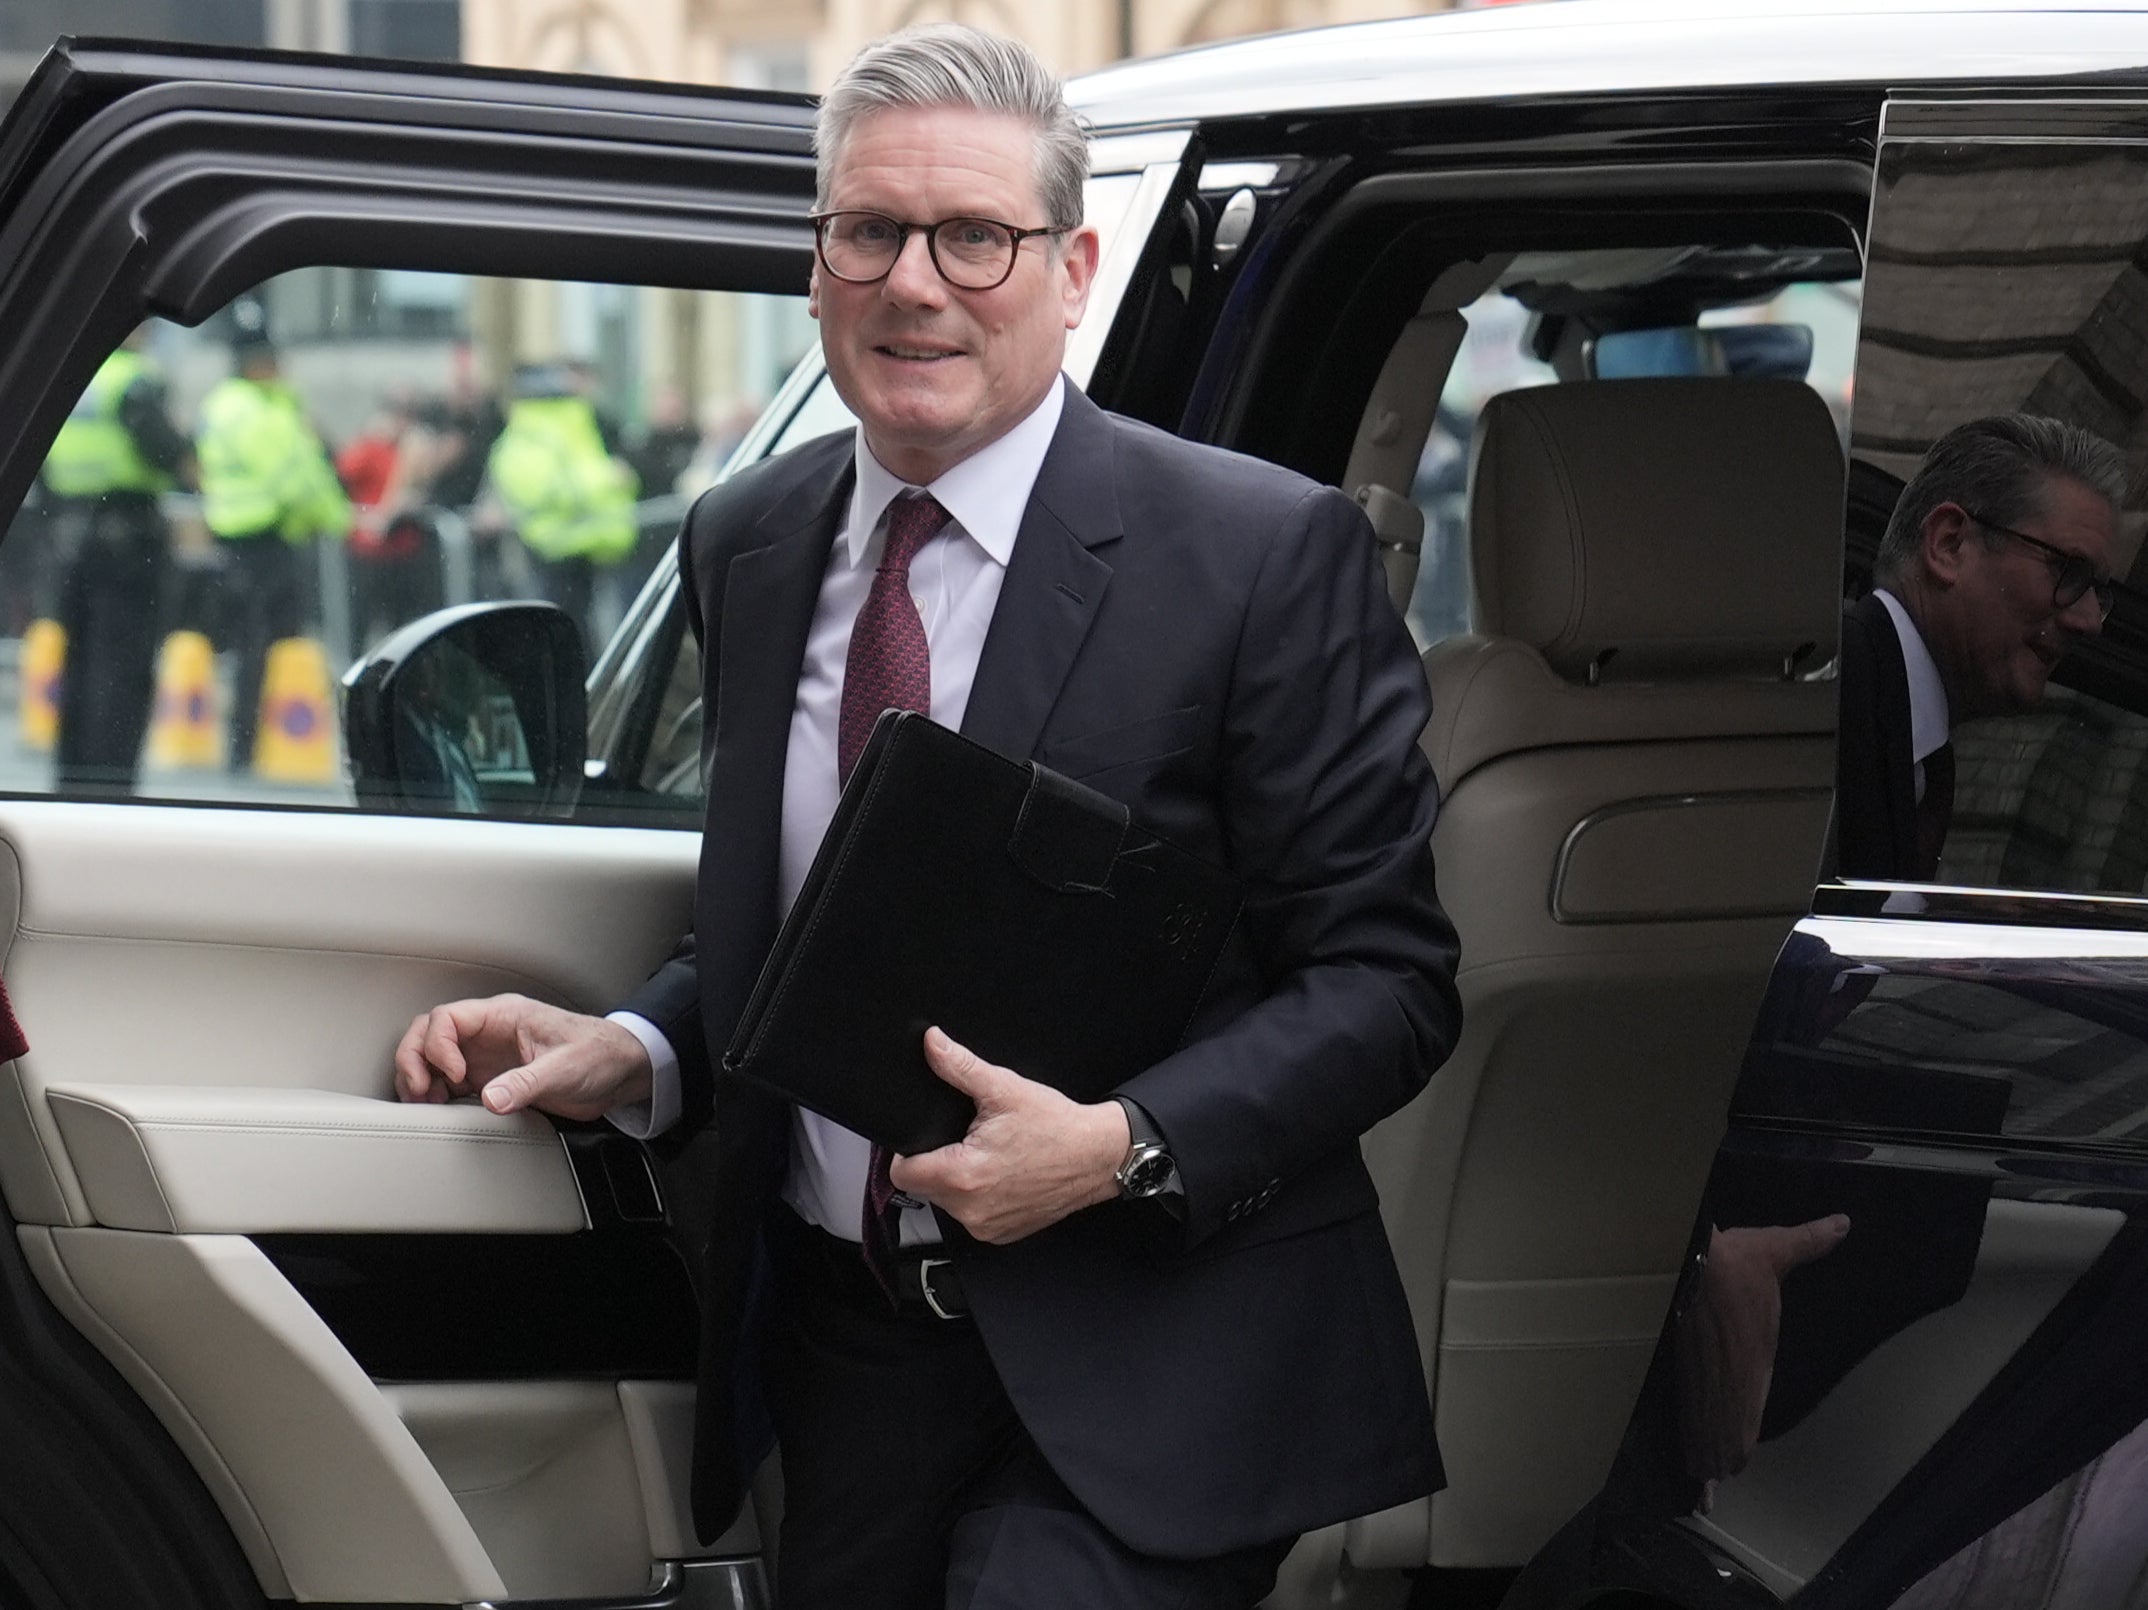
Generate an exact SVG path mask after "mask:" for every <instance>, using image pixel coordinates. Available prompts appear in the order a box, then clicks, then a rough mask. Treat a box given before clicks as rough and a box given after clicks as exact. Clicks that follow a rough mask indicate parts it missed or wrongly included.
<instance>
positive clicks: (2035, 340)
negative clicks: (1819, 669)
mask: <svg viewBox="0 0 2148 1610" xmlns="http://www.w3.org/2000/svg"><path fill="white" fill-rule="evenodd" d="M1879 186H1880V196H1881V201H1880V205H1879V206H1878V207H1877V209H1876V211H1875V215H1874V217H1875V225H1874V228H1875V234H1874V237H1873V241H1872V246H1871V268H1870V272H1869V279H1868V296H1867V320H1866V323H1865V327H1864V329H1863V332H1862V334H1861V336H1860V341H1859V348H1858V356H1857V376H1856V380H1857V409H1856V421H1855V429H1854V432H1853V435H1852V439H1851V460H1852V463H1851V480H1852V487H1853V492H1852V497H1851V503H1850V510H1849V521H1850V552H1851V554H1852V557H1853V565H1852V574H1851V575H1850V577H1849V578H1848V579H1849V583H1850V585H1849V588H1848V592H1849V597H1850V599H1851V604H1850V607H1849V610H1848V613H1847V614H1846V615H1845V645H1844V658H1843V689H1844V694H1843V727H1842V738H1841V746H1842V747H1841V768H1840V774H1839V787H1838V831H1837V838H1838V841H1839V843H1840V845H1841V847H1842V853H1841V856H1840V861H1839V869H1840V871H1841V872H1842V873H1843V874H1844V875H1846V876H1852V877H1866V878H1876V879H1880V880H1882V881H1912V882H1915V881H1926V880H1930V881H1936V882H1939V883H1944V884H1952V885H1957V886H1965V887H1978V888H2030V889H2040V890H2054V891H2059V890H2063V891H2069V892H2093V891H2111V892H2124V893H2131V894H2138V893H2140V892H2142V891H2143V890H2144V889H2148V772H2144V769H2143V763H2144V761H2148V653H2144V651H2143V648H2142V643H2143V638H2142V629H2143V626H2144V625H2148V610H2144V606H2143V601H2142V598H2141V596H2140V594H2139V593H2137V592H2136V591H2134V590H2133V584H2136V583H2137V581H2138V578H2139V574H2140V562H2139V552H2140V546H2141V544H2140V536H2141V527H2142V517H2141V515H2140V512H2139V507H2138V505H2139V502H2140V496H2139V487H2140V484H2141V480H2142V471H2141V458H2140V452H2139V445H2138V444H2139V440H2140V426H2141V418H2140V416H2141V404H2140V401H2139V399H2140V398H2141V397H2142V396H2143V395H2148V356H2144V353H2143V350H2142V347H2141V343H2140V341H2139V339H2138V337H2137V335H2135V333H2134V331H2135V329H2136V328H2137V323H2138V314H2137V312H2136V311H2135V307H2136V303H2137V302H2138V299H2139V289H2138V286H2139V279H2140V276H2139V270H2138V268H2137V267H2136V266H2135V265H2136V262H2137V260H2138V258H2139V254H2140V252H2141V249H2142V242H2143V240H2144V239H2148V207H2144V203H2143V201H2142V198H2143V196H2148V157H2144V156H2143V154H2142V152H2141V151H2140V149H2139V148H2138V147H2132V146H2095V145H2081V146H2075V147H2071V148H2069V147H2065V146H2056V145H2053V146H2035V147H2029V146H1996V145H1995V146H1991V147H1988V148H1984V149H1982V150H1980V151H1979V152H1977V153H1976V155H1975V158H1974V160H1965V159H1963V157H1962V155H1961V154H1960V153H1955V152H1946V153H1942V152H1940V151H1939V150H1938V148H1936V147H1930V146H1925V145H1921V144H1919V143H1917V142H1899V143H1897V144H1896V145H1894V146H1891V147H1890V148H1889V151H1888V154H1887V157H1886V160H1885V161H1884V162H1883V164H1882V167H1881V170H1880V174H1879ZM1860 486H1861V487H1862V488H1863V489H1864V490H1863V493H1862V495H1860V494H1859V492H1858V491H1857V490H1856V489H1857V488H1859V487H1860ZM1942 573H1943V581H1944V585H1935V584H1934V578H1935V577H1941V576H1942ZM1868 592H1870V593H1871V595H1872V596H1870V597H1867V596H1865V595H1866V594H1867V593H1868ZM1883 606H1885V607H1886V609H1887V611H1888V612H1887V613H1886V614H1882V613H1879V612H1880V611H1881V610H1882V607H1883ZM1882 627H1884V628H1886V629H1885V630H1881V628H1882ZM1860 643H1861V644H1862V649H1861V652H1862V653H1863V655H1864V659H1865V661H1866V663H1865V664H1864V665H1863V666H1860V665H1859V664H1858V663H1857V659H1856V655H1855V654H1853V649H1858V647H1859V644H1860ZM1897 655H1900V656H1904V657H1905V658H1904V660H1903V663H1902V665H1901V666H1900V667H1899V668H1898V667H1897V665H1896V664H1895V659H1896V656H1897ZM1920 665H1925V666H1929V667H1930V669H1929V671H1913V670H1912V668H1913V667H1918V666H1920ZM1853 672H1854V673H1858V674H1856V675H1853V674H1852V673H1853ZM1890 715H1891V716H1892V717H1896V718H1899V719H1890ZM1912 728H1914V730H1911V729H1912ZM1911 815H1914V816H1915V817H1916V818H1917V820H1918V822H1919V824H1920V826H1921V827H1922V828H1923V829H1924V831H1925V837H1926V839H1928V840H1929V843H1928V845H1927V846H1926V849H1927V851H1928V853H1927V854H1925V855H1924V856H1922V857H1921V858H1912V857H1911V856H1910V855H1909V854H1908V851H1907V848H1906V847H1907V844H1908V839H1909V835H1908V834H1907V833H1905V832H1904V831H1903V830H1902V828H1901V827H1900V820H1899V819H1905V818H1907V817H1909V816H1911ZM1890 829H1891V830H1892V831H1893V833H1894V836H1895V839H1896V840H1897V842H1898V843H1899V844H1900V845H1902V846H1903V847H1904V848H1903V851H1902V853H1900V854H1897V855H1895V856H1893V857H1889V856H1888V855H1887V854H1886V853H1885V847H1886V839H1887V835H1888V833H1889V831H1890Z"/></svg>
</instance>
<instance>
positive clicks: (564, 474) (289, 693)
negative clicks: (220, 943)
mask: <svg viewBox="0 0 2148 1610" xmlns="http://www.w3.org/2000/svg"><path fill="white" fill-rule="evenodd" d="M813 340H814V327H813V324H812V321H811V319H810V318H809V317H808V316H807V315H806V312H805V305H804V298H803V297H802V296H800V297H781V296H768V295H730V294H724V293H718V292H687V291H678V290H671V289H655V288H640V287H633V286H617V285H578V284H567V283H558V282H550V281H529V280H521V281H510V280H488V279H477V278H471V277H467V276H462V275H454V274H434V273H415V272H403V271H375V270H361V269H347V268H311V269H303V270H299V271H295V272H292V273H288V274H284V275H281V276H279V277H277V278H276V279H273V280H270V281H268V282H267V283H265V284H263V285H261V286H259V287H257V288H255V289H254V290H253V291H250V292H248V293H247V294H245V295H244V296H242V297H240V298H238V299H237V300H236V301H234V302H233V303H232V304H231V305H230V306H228V307H226V308H224V309H223V310H221V311H220V312H218V313H217V314H215V315H213V316H212V317H211V318H209V319H208V320H206V321H205V322H204V323H203V324H202V325H201V326H200V327H198V328H195V329H182V328H179V327H177V326H172V325H167V324H163V323H161V322H157V321H151V322H150V323H148V324H145V325H144V326H143V327H142V328H141V329H140V330H138V331H135V332H133V333H132V334H131V335H130V336H129V337H128V338H127V340H126V341H125V342H124V343H123V344H122V346H121V347H120V348H119V349H118V350H117V351H115V352H114V353H113V354H112V355H111V356H110V357H109V358H108V359H106V360H105V361H104V363H103V364H102V365H100V367H99V368H98V370H97V371H96V374H95V376H94V377H93V378H92V379H91V381H90V383H89V385H88V386H87V388H86V389H85V391H84V393H83V396H82V398H81V400H80V402H79V403H78V404H77V405H76V407H75V409H74V411H73V414H72V415H71V417H70V418H69V419H68V420H67V421H66V423H65V425H64V426H63V427H62V429H61V430H60V432H59V434H58V436H57V437H56V438H55V440H54V441H53V443H52V445H51V448H50V450H49V452H48V456H47V459H46V462H45V464H44V467H43V470H42V472H41V474H40V475H39V477H38V480H37V482H36V484H35V486H34V488H33V491H32V493H31V496H30V497H29V498H28V499H27V500H26V502H25V504H24V506H23V507H22V508H21V509H20V510H19V511H17V512H16V514H15V516H14V518H13V520H12V522H11V523H10V525H9V527H8V530H7V536H6V541H5V543H4V545H0V663H4V664H11V665H12V666H13V667H14V669H15V678H14V680H13V683H12V686H13V687H14V689H15V697H14V702H13V704H12V706H11V707H10V708H9V709H8V710H7V711H6V712H5V713H6V716H7V717H8V722H7V726H6V727H5V729H0V789H4V790H8V791H16V792H43V791H46V790H53V791H56V792H58V793H60V794H62V795H64V796H68V797H96V798H111V797H141V798H148V799H187V800H216V801H229V802H235V803H294V804H311V805H349V804H351V803H352V795H351V792H350V788H349V785H348V782H347V779H346V775H345V764H344V757H343V747H342V738H341V712H340V710H339V708H338V701H337V697H336V692H335V689H336V683H337V679H338V678H339V677H340V676H341V675H342V674H343V672H344V671H345V669H346V668H347V667H349V666H350V665H352V664H353V663H354V662H355V661H356V660H358V659H359V658H361V657H362V656H363V655H364V654H365V653H366V652H367V651H368V650H369V649H370V648H372V647H373V646H374V645H376V644H378V643H379V642H381V641H382V640H383V639H384V638H385V637H387V636H388V635H389V634H390V633H391V632H393V631H395V630H396V629H397V628H398V627H400V626H402V625H404V624H406V623H408V622H410V621H413V620H415V619H417V618H419V617H420V616H423V615H425V614H427V613H428V612H430V611H432V610H435V609H439V608H441V607H443V606H446V605H453V604H462V603H469V602H474V601H483V600H489V599H507V598H542V599H546V600H549V601H550V602H552V603H554V604H556V605H557V606H558V607H559V608H561V609H562V610H564V611H565V612H566V613H567V614H568V615H569V616H570V617H571V618H572V619H573V620H574V622H575V623H576V624H577V626H578V627H579V628H580V630H581V633H582V636H583V640H584V644H585V648H586V649H587V651H588V652H589V654H590V655H591V656H592V657H593V656H594V655H595V653H596V652H597V651H598V650H600V649H601V648H602V646H603V645H604V643H605V642H606V640H607V639H608V638H609V637H610V636H611V634H612V633H613V631H614V630H615V629H616V627H617V626H618V625H619V623H620V621H621V619H622V617H623V616H624V614H625V611H626V608H627V605H628V603H629V601H630V600H631V599H632V598H633V597H634V594H635V591H636V590H637V589H638V588H639V587H640V585H641V583H642V581H643V580H644V579H645V578H646V577H647V576H648V575H649V574H650V572H651V569H652V567H653V566H654V564H655V563H656V561H657V560H658V558H659V557H660V556H661V555H662V554H663V552H664V550H665V549H666V547H667V546H668V545H669V544H670V542H671V540H672V537H673V535H674V534H675V533H676V531H677V528H678V522H679V518H680V515H681V513H682V512H683V511H684V509H685V507H686V505H687V502H688V500H689V499H690V497H691V495H692V494H693V493H694V492H696V491H698V490H699V489H701V488H702V487H705V486H706V485H708V484H709V483H710V482H711V481H713V480H714V479H715V477H716V475H717V474H718V472H719V471H720V470H721V468H722V467H723V465H724V464H725V462H726V461H727V460H728V459H729V457H730V456H731V454H732V452H733V450H734V449H735V448H736V446H737V445H738V444H739V443H740V442H741V441H742V440H743V439H744V437H745V435H746V433H747V431H748V429H749V428H750V427H751V425H752V424H753V423H754V421H755V420H756V419H757V418H758V417H759V415H760V413H761V411H762V409H763V407H764V406H765V404H766V401H767V399H768V398H769V397H770V396H771V395H773V394H774V392H775V390H776V388H777V387H778V385H779V384H780V383H781V382H782V380H783V378H784V376H785V375H786V374H787V373H789V372H790V370H791V369H792V368H793V367H794V366H795V365H796V364H797V362H798V360H799V358H800V356H801V354H802V353H804V352H805V351H806V350H807V349H808V348H809V347H810V346H811V345H812V344H813ZM651 713H652V714H654V712H653V711H652V712H651ZM673 714H675V712H674V713H673ZM663 741H664V740H663V735H662V734H661V733H659V734H656V735H654V737H653V738H652V744H653V745H657V746H660V745H661V744H662V743H663ZM691 770H692V768H691V767H690V766H689V767H688V768H687V772H688V776H689V780H690V776H691ZM639 797H641V796H640V795H639V794H638V793H637V791H635V790H627V791H625V792H624V793H622V794H620V796H619V797H617V798H614V799H608V800H607V812H608V816H609V819H612V820H618V819H620V813H621V812H624V813H625V814H626V816H627V817H628V818H629V819H631V818H632V816H633V814H634V812H635V810H636V809H637V799H638V798H639ZM646 802H647V805H648V807H649V808H650V809H651V810H652V811H654V812H656V813H657V818H658V819H668V820H677V819H679V818H680V816H681V812H680V807H679V801H678V799H677V797H676V791H675V789H673V788H672V787H668V786H662V785H659V786H656V787H655V788H654V789H653V790H652V791H648V792H647V793H646ZM456 808H460V809H465V810H467V809H468V806H467V802H465V803H464V804H462V805H460V806H458V807H456Z"/></svg>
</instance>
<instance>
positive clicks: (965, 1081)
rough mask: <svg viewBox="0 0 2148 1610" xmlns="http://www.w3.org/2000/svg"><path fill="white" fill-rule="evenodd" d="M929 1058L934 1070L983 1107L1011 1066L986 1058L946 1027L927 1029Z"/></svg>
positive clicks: (926, 1046) (927, 1054)
mask: <svg viewBox="0 0 2148 1610" xmlns="http://www.w3.org/2000/svg"><path fill="white" fill-rule="evenodd" d="M925 1061H926V1064H927V1065H928V1066H930V1067H931V1069H932V1071H933V1072H934V1073H936V1074H938V1075H939V1076H940V1078H942V1079H944V1080H945V1081H946V1082H947V1083H949V1084H951V1085H953V1086H954V1087H955V1088H956V1089H957V1090H959V1091H961V1092H962V1093H963V1094H964V1095H965V1096H968V1097H969V1098H970V1099H971V1100H972V1101H974V1102H976V1103H977V1104H978V1105H979V1106H980V1107H981V1106H983V1105H984V1103H985V1098H986V1097H987V1096H989V1095H991V1094H992V1093H993V1092H994V1091H995V1090H996V1089H998V1088H999V1086H1000V1084H1001V1083H1002V1081H1003V1080H1005V1079H1006V1077H1007V1070H1006V1069H1005V1068H1002V1067H998V1066H995V1065H994V1064H992V1063H990V1062H987V1061H985V1059H984V1058H983V1057H981V1056H979V1055H978V1054H977V1053H976V1052H974V1051H972V1050H971V1049H970V1048H969V1047H968V1046H966V1045H963V1044H962V1043H961V1042H959V1041H957V1040H954V1039H951V1038H950V1037H949V1036H948V1035H947V1033H946V1031H945V1030H943V1029H938V1028H930V1029H927V1030H926V1031H925Z"/></svg>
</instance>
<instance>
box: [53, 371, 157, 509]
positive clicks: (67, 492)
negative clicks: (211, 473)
mask: <svg viewBox="0 0 2148 1610" xmlns="http://www.w3.org/2000/svg"><path fill="white" fill-rule="evenodd" d="M150 373H151V370H150V367H149V364H148V361H147V360H146V359H144V358H143V357H142V355H141V354H140V353H138V352H129V351H128V350H127V349H126V348H125V347H121V348H120V349H119V350H118V351H117V352H115V353H113V354H112V355H111V356H110V357H109V358H107V359H105V360H104V362H103V363H101V364H99V365H98V366H97V373H96V375H95V377H94V378H93V379H92V380H91V381H90V383H89V389H88V390H87V391H85V392H83V393H82V397H81V400H80V401H78V402H77V403H76V404H75V406H74V411H73V412H72V413H70V414H69V415H68V416H67V422H66V423H65V424H63V425H62V426H61V427H60V433H59V435H57V436H55V437H54V438H53V440H52V451H51V452H49V453H47V454H46V455H45V469H44V476H45V485H46V486H47V487H49V488H50V489H51V490H52V493H53V495H54V496H56V497H63V498H94V497H102V496H103V495H104V494H105V493H107V492H161V491H163V490H164V489H165V488H166V487H168V486H170V485H171V484H172V483H171V477H170V476H168V475H166V474H165V473H164V472H163V471H162V470H159V469H158V468H157V467H156V466H155V465H153V464H151V463H150V462H149V461H148V460H147V459H145V458H143V457H142V451H141V448H140V447H139V446H138V445H137V444H136V443H135V440H134V433H133V432H132V431H130V430H128V429H127V427H126V425H125V424H124V423H122V421H121V420H120V417H119V405H120V401H121V399H123V398H124V397H125V396H126V395H127V392H128V390H129V389H130V388H131V387H132V386H133V385H134V383H135V382H136V381H137V380H140V379H142V378H143V377H144V376H146V375H148V374H150Z"/></svg>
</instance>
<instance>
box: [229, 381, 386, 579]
mask: <svg viewBox="0 0 2148 1610" xmlns="http://www.w3.org/2000/svg"><path fill="white" fill-rule="evenodd" d="M194 456H195V459H196V461H197V462H198V464H199V468H200V475H201V517H202V520H203V521H204V523H206V524H207V526H208V527H209V529H210V530H211V531H212V532H214V533H215V534H216V535H217V536H219V537H226V538H231V537H254V536H260V535H262V534H263V533H265V532H270V531H273V532H275V533H276V534H277V535H278V536H280V537H282V538H283V539H284V541H286V542H294V543H295V542H304V541H305V540H306V539H307V538H308V537H311V536H315V535H320V536H341V535H342V534H343V533H344V532H346V531H348V530H349V529H350V524H351V504H350V499H349V498H348V497H346V496H345V495H344V492H343V483H342V482H341V481H338V480H337V479H336V472H335V467H334V466H333V465H332V464H330V463H329V462H328V450H327V449H326V448H324V447H323V446H322V445H321V439H320V437H318V436H316V435H315V434H314V432H313V427H312V426H311V425H310V424H308V423H307V422H306V415H305V410H304V409H303V408H301V407H300V406H299V401H298V397H297V395H296V394H295V393H293V392H292V390H291V388H290V387H288V386H286V385H284V384H283V383H282V382H280V381H271V380H248V379H247V378H246V377H244V376H243V375H234V376H233V377H232V378H231V379H229V380H223V381H219V382H218V383H217V384H216V385H215V386H214V387H213V388H211V390H210V392H209V395H208V396H206V397H204V398H203V399H202V400H201V428H200V429H199V430H198V431H197V432H196V433H195V437H194Z"/></svg>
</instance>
